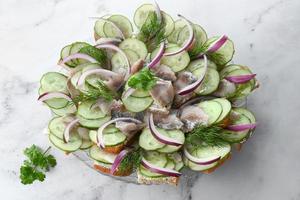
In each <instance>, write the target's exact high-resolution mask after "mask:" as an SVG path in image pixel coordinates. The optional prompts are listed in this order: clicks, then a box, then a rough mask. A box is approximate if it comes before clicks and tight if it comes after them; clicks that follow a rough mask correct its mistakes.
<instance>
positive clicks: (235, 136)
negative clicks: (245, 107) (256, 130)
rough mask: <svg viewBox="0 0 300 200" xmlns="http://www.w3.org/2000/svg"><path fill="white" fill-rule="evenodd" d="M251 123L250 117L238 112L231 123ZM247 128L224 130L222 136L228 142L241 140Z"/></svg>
mask: <svg viewBox="0 0 300 200" xmlns="http://www.w3.org/2000/svg"><path fill="white" fill-rule="evenodd" d="M249 123H251V121H250V119H249V118H248V117H246V116H245V115H243V114H239V118H238V119H237V120H235V121H234V122H233V123H232V124H234V125H235V124H249ZM248 134H249V130H245V131H229V130H225V131H224V132H223V133H222V138H223V139H224V140H226V141H228V142H230V143H237V142H242V141H243V140H244V139H246V138H247V136H248Z"/></svg>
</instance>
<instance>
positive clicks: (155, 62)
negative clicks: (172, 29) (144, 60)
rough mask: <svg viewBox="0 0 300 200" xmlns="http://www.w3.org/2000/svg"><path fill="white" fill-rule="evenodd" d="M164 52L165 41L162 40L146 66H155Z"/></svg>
mask: <svg viewBox="0 0 300 200" xmlns="http://www.w3.org/2000/svg"><path fill="white" fill-rule="evenodd" d="M164 52H165V42H162V43H161V44H160V47H159V50H158V52H157V54H156V55H155V57H154V58H153V59H152V60H151V62H150V63H149V64H148V67H149V68H150V69H151V68H153V67H155V66H157V64H158V63H159V61H160V59H161V58H162V57H163V56H164Z"/></svg>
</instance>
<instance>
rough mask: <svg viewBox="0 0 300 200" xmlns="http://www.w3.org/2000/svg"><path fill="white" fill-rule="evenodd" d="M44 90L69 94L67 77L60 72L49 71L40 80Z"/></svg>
mask: <svg viewBox="0 0 300 200" xmlns="http://www.w3.org/2000/svg"><path fill="white" fill-rule="evenodd" d="M40 84H41V88H42V91H43V92H63V93H66V94H68V93H69V92H68V89H67V77H66V76H65V75H63V74H61V73H58V72H47V73H46V74H44V75H43V76H42V78H41V80H40Z"/></svg>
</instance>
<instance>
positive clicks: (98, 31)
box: [94, 19, 106, 38]
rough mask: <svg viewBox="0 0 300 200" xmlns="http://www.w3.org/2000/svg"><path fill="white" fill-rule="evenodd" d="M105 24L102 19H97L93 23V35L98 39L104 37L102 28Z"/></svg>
mask: <svg viewBox="0 0 300 200" xmlns="http://www.w3.org/2000/svg"><path fill="white" fill-rule="evenodd" d="M105 23H106V22H105V20H104V19H98V20H97V21H96V22H95V26H94V31H95V35H97V36H99V38H102V37H106V36H105V33H104V31H103V26H104V24H105Z"/></svg>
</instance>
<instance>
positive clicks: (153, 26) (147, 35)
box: [138, 11, 166, 46]
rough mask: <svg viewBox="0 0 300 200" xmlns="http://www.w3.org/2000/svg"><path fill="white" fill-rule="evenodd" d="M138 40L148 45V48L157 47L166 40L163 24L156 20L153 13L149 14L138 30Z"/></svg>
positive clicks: (155, 15)
mask: <svg viewBox="0 0 300 200" xmlns="http://www.w3.org/2000/svg"><path fill="white" fill-rule="evenodd" d="M138 39H140V40H142V41H143V42H145V43H146V44H148V46H157V45H159V44H160V43H161V42H162V41H164V40H165V39H166V36H165V25H164V22H163V20H162V21H159V20H158V17H157V14H156V13H155V12H154V11H153V12H149V14H148V17H147V19H146V21H145V22H144V24H143V25H142V27H141V29H140V32H139V34H138Z"/></svg>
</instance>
